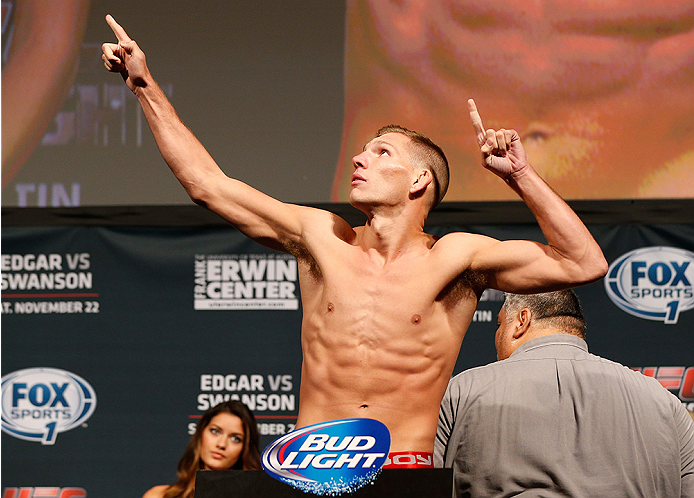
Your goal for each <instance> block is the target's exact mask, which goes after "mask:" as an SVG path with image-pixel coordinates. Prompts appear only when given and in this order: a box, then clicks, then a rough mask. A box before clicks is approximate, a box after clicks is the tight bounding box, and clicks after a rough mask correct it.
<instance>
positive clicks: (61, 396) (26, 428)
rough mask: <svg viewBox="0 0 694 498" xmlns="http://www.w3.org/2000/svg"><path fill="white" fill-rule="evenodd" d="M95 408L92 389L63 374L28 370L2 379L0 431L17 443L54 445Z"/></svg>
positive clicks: (43, 369) (83, 382)
mask: <svg viewBox="0 0 694 498" xmlns="http://www.w3.org/2000/svg"><path fill="white" fill-rule="evenodd" d="M95 408H96V393H95V392H94V389H92V387H91V386H90V385H89V384H88V383H87V381H86V380H84V379H83V378H81V377H79V376H78V375H75V374H73V373H70V372H67V371H65V370H58V369H55V368H29V369H26V370H18V371H16V372H13V373H10V374H7V375H5V376H4V377H3V378H2V430H3V431H4V432H6V433H8V434H10V435H12V436H14V437H16V438H19V439H25V440H27V441H40V442H41V443H42V444H54V443H55V439H56V436H57V435H58V434H59V433H61V432H65V431H69V430H70V429H74V428H75V427H77V426H79V425H81V424H83V423H84V422H85V421H86V420H87V419H88V418H89V417H91V415H92V413H94V409H95Z"/></svg>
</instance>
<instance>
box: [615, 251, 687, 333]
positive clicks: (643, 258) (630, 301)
mask: <svg viewBox="0 0 694 498" xmlns="http://www.w3.org/2000/svg"><path fill="white" fill-rule="evenodd" d="M692 263H694V253H692V252H690V251H685V250H684V249H677V248H674V247H662V246H661V247H646V248H643V249H636V250H635V251H631V252H628V253H626V254H624V255H622V256H621V257H620V258H618V259H617V260H616V261H614V262H613V263H612V264H611V265H610V269H609V271H608V272H607V276H606V277H605V280H604V281H605V290H606V291H607V295H608V296H610V299H612V301H613V302H614V303H615V304H616V305H617V306H618V307H619V308H620V309H622V310H624V311H626V312H627V313H630V314H632V315H634V316H638V317H639V318H645V319H648V320H658V321H661V322H665V323H668V324H672V323H677V320H678V318H679V314H680V313H681V312H683V311H687V310H689V309H692V308H694V291H693V290H692V281H694V264H692Z"/></svg>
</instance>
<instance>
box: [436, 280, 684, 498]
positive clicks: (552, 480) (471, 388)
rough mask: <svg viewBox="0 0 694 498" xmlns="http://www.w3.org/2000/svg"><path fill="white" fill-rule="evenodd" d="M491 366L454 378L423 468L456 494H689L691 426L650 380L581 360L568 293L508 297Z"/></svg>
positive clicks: (577, 321) (581, 327) (579, 325)
mask: <svg viewBox="0 0 694 498" xmlns="http://www.w3.org/2000/svg"><path fill="white" fill-rule="evenodd" d="M498 322H499V328H498V330H497V332H496V338H495V342H496V350H497V355H498V358H499V360H502V361H498V362H496V363H492V364H489V365H486V366H482V367H478V368H473V369H470V370H467V371H465V372H463V373H461V374H459V375H457V376H456V377H454V378H453V379H452V380H451V382H450V383H449V385H448V388H447V390H446V394H445V396H444V398H443V401H442V403H441V411H440V414H439V425H438V431H437V435H436V443H435V451H434V464H435V466H438V467H453V469H454V479H455V485H454V488H455V496H457V497H459V498H460V497H466V496H469V497H481V496H484V497H488V496H498V497H501V496H528V497H530V496H533V497H539V496H542V497H558V496H564V497H566V496H571V497H600V498H612V497H636V496H638V497H647V498H656V497H663V498H673V497H694V421H693V420H692V418H691V417H690V415H689V413H688V412H687V410H686V409H685V407H684V405H683V404H682V403H681V402H680V401H679V400H678V399H677V398H676V397H675V396H674V395H673V394H671V393H670V392H669V391H667V390H666V389H665V388H663V387H662V386H661V385H660V383H659V382H658V381H657V380H655V379H653V378H649V377H646V376H644V375H642V374H641V373H638V372H634V371H632V370H630V369H628V368H627V367H625V366H623V365H620V364H618V363H615V362H612V361H609V360H606V359H604V358H600V357H599V356H595V355H592V354H590V353H588V348H587V345H586V342H585V341H584V333H585V321H584V318H583V313H582V310H581V306H580V303H579V301H578V298H577V297H576V294H575V293H574V292H573V291H571V290H567V291H559V292H548V293H544V294H531V295H517V294H507V295H506V301H505V302H504V305H503V307H502V309H501V311H500V312H499V317H498Z"/></svg>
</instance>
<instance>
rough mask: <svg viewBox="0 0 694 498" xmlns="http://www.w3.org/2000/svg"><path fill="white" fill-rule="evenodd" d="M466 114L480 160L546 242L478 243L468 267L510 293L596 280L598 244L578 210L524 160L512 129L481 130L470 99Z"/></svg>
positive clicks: (603, 265) (600, 272)
mask: <svg viewBox="0 0 694 498" xmlns="http://www.w3.org/2000/svg"><path fill="white" fill-rule="evenodd" d="M469 107H470V117H471V119H472V122H473V127H474V129H475V133H476V136H477V141H478V144H479V145H480V150H481V152H482V161H483V165H484V166H485V167H486V168H487V169H489V170H490V171H492V172H493V173H494V174H496V175H497V176H499V177H500V178H502V179H503V180H504V181H505V182H506V183H507V185H508V186H509V187H511V188H512V189H513V190H514V191H516V193H517V194H518V195H519V196H520V197H521V199H523V201H524V202H525V203H526V205H527V206H528V207H529V208H530V210H531V211H532V212H533V214H534V215H535V218H536V219H537V222H538V224H539V225H540V228H541V229H542V233H543V234H544V236H545V238H546V239H547V244H540V243H536V242H531V241H503V242H500V241H494V240H492V239H488V240H487V241H486V242H485V243H483V244H481V245H480V247H479V248H478V250H477V251H476V252H475V254H474V256H473V260H472V263H471V269H472V270H473V271H479V272H481V273H482V274H483V275H486V276H487V278H488V282H487V284H488V286H489V287H493V288H497V289H500V290H504V291H509V292H542V291H550V290H556V289H559V288H563V287H567V286H574V285H580V284H585V283H588V282H592V281H595V280H597V279H599V278H601V277H602V276H604V275H605V273H606V272H607V261H606V260H605V257H604V256H603V253H602V250H601V249H600V246H599V245H598V243H597V242H596V241H595V239H594V238H593V236H592V235H591V233H590V231H589V230H588V228H587V227H586V226H585V225H584V224H583V222H582V221H581V219H580V218H579V217H578V215H577V214H576V213H575V212H574V211H573V210H572V209H571V208H570V207H569V205H568V204H567V203H566V202H564V200H563V199H562V198H561V197H560V196H559V195H558V194H557V193H556V192H555V191H554V190H553V189H552V188H551V187H550V186H549V185H548V184H547V183H546V182H545V181H544V180H543V179H542V178H540V175H538V174H537V172H536V171H535V170H534V169H533V167H532V166H531V165H530V163H529V162H528V160H527V156H526V153H525V149H524V148H523V145H522V144H521V140H520V137H519V136H518V133H516V131H514V130H505V129H500V130H491V129H489V130H485V129H484V127H483V126H482V120H481V119H480V116H479V113H478V112H477V108H476V106H475V103H474V101H472V100H470V101H469Z"/></svg>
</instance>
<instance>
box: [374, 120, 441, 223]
mask: <svg viewBox="0 0 694 498" xmlns="http://www.w3.org/2000/svg"><path fill="white" fill-rule="evenodd" d="M386 133H401V134H403V135H405V136H407V137H409V139H410V140H411V142H410V147H408V150H409V152H410V156H411V157H412V161H413V162H414V163H416V164H417V165H418V166H420V167H424V168H427V169H428V170H429V171H431V174H432V176H433V177H434V202H433V204H432V206H431V209H433V208H434V207H436V206H437V205H438V204H439V203H440V202H441V201H442V200H443V198H444V196H445V195H446V192H447V191H448V182H449V178H450V173H449V170H448V159H446V155H445V154H444V153H443V150H442V149H441V147H439V146H438V145H436V144H435V143H434V142H433V141H432V140H431V139H430V138H429V137H427V136H426V135H423V134H421V133H417V132H416V131H412V130H408V129H407V128H404V127H402V126H399V125H393V124H391V125H388V126H384V127H383V128H381V129H380V130H378V132H376V137H380V136H381V135H385V134H386Z"/></svg>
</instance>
